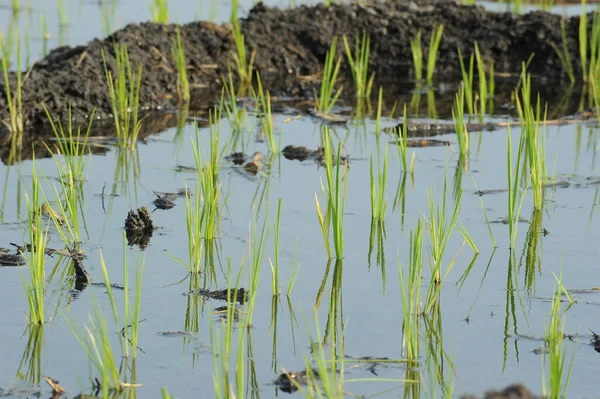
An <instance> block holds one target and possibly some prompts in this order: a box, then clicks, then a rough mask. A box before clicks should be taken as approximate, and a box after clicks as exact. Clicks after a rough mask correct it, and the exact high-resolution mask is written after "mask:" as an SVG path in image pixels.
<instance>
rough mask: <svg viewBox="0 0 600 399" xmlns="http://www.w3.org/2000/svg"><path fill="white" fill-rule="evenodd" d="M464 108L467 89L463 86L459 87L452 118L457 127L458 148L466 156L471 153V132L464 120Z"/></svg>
mask: <svg viewBox="0 0 600 399" xmlns="http://www.w3.org/2000/svg"><path fill="white" fill-rule="evenodd" d="M464 109H465V89H464V87H463V86H460V87H459V88H458V93H456V97H455V98H454V106H453V107H452V120H453V121H454V128H455V129H456V141H457V142H458V148H459V151H460V155H461V156H465V155H467V154H468V153H469V132H468V131H467V125H466V123H465V120H464Z"/></svg>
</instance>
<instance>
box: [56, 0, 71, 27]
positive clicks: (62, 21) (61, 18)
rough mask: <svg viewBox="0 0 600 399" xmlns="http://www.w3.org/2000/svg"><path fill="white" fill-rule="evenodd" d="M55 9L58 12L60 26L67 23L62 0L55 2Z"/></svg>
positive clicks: (67, 19)
mask: <svg viewBox="0 0 600 399" xmlns="http://www.w3.org/2000/svg"><path fill="white" fill-rule="evenodd" d="M56 10H57V12H58V21H59V24H60V26H67V25H69V17H68V16H67V13H66V11H65V5H64V0H58V1H57V2H56Z"/></svg>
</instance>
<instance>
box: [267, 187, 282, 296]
mask: <svg viewBox="0 0 600 399" xmlns="http://www.w3.org/2000/svg"><path fill="white" fill-rule="evenodd" d="M280 230H281V198H280V199H279V202H278V204H277V219H276V220H275V223H274V225H273V250H274V251H275V254H274V256H273V257H274V259H275V264H273V262H272V261H271V259H269V264H270V265H271V272H272V274H273V279H272V280H271V292H272V294H273V296H277V295H278V294H279V290H280V289H279V233H280Z"/></svg>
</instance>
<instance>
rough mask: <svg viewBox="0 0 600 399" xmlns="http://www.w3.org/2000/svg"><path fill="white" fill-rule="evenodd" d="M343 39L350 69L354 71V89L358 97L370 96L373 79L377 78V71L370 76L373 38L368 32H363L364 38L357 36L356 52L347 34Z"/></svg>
mask: <svg viewBox="0 0 600 399" xmlns="http://www.w3.org/2000/svg"><path fill="white" fill-rule="evenodd" d="M343 39H344V48H345V50H346V57H347V58H348V63H349V64H350V70H351V71H352V77H353V78H354V90H355V92H356V98H357V99H360V98H369V97H370V96H371V90H372V88H373V81H374V79H375V73H372V74H371V76H369V53H370V47H371V39H370V38H369V36H368V35H367V33H366V32H363V34H362V38H361V39H360V40H359V39H358V37H357V38H356V40H355V44H354V53H353V52H352V50H351V48H350V45H349V44H348V39H347V38H346V35H344V36H343Z"/></svg>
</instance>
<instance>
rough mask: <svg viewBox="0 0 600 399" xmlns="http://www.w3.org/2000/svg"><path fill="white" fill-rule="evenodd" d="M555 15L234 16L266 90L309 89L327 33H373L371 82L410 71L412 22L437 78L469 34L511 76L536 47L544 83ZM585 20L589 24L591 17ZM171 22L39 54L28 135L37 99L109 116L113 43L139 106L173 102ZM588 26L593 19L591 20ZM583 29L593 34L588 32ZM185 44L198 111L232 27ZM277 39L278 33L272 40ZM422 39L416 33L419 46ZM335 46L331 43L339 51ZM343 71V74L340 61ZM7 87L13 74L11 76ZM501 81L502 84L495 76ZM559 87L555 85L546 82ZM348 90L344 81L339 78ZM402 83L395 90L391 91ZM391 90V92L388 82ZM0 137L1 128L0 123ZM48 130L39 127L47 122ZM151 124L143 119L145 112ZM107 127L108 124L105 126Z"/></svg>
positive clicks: (187, 33)
mask: <svg viewBox="0 0 600 399" xmlns="http://www.w3.org/2000/svg"><path fill="white" fill-rule="evenodd" d="M561 18H562V17H560V16H558V15H551V14H548V13H544V12H534V13H530V14H526V15H515V14H511V13H496V12H488V11H485V10H484V9H483V8H481V7H477V6H462V5H457V4H455V3H452V2H445V1H442V2H428V1H421V2H419V3H416V2H406V1H399V0H395V1H390V2H385V3H360V4H334V5H332V6H330V7H326V6H325V5H323V4H320V5H316V6H302V7H298V8H294V9H287V10H281V9H278V8H271V7H266V6H264V5H262V4H258V5H256V6H255V7H254V8H253V9H252V10H251V11H250V12H249V14H248V16H247V17H246V18H244V19H242V20H241V27H242V31H243V34H244V36H245V39H246V47H247V51H248V53H252V52H255V54H256V58H255V69H256V70H257V71H259V72H260V73H261V76H262V79H263V83H264V84H265V86H267V88H268V89H269V90H271V92H272V93H273V94H274V95H278V96H293V97H304V98H310V97H312V93H313V88H314V87H315V86H316V85H318V77H319V74H320V72H321V69H322V65H323V63H324V59H325V54H326V52H327V50H328V49H329V47H330V44H331V39H332V37H334V36H340V37H341V36H342V35H346V36H348V38H349V39H350V40H351V41H353V40H354V38H355V37H357V36H359V35H361V34H362V33H363V31H364V32H366V33H367V34H368V35H369V36H370V38H371V58H370V66H371V68H372V71H373V72H375V73H376V76H377V80H378V81H379V82H387V83H386V87H392V86H394V83H398V84H400V83H402V82H403V83H404V85H405V86H403V87H406V82H407V81H408V82H410V81H411V80H412V74H413V72H412V71H413V62H412V57H411V51H410V44H409V40H410V39H411V38H413V37H414V36H415V35H416V33H417V30H419V29H420V30H421V31H422V33H423V37H424V38H428V37H429V35H430V33H431V31H432V29H433V27H434V26H436V25H437V24H440V23H443V24H444V35H443V40H442V42H441V45H440V49H439V54H438V62H437V67H436V71H435V77H436V85H437V86H438V87H441V85H442V84H443V83H444V82H452V81H456V79H457V78H458V77H459V76H460V69H459V62H458V56H457V52H456V49H457V48H460V50H461V51H462V53H463V54H464V56H465V57H468V56H469V55H470V54H471V52H472V48H473V42H474V41H477V42H478V45H479V48H480V50H481V52H482V55H483V57H484V58H485V59H486V60H490V59H493V60H494V65H495V70H496V74H497V76H505V77H506V76H508V77H509V78H512V79H513V80H514V79H516V77H517V75H518V73H519V71H520V68H521V62H522V61H525V60H527V59H528V58H529V57H530V55H531V54H532V53H535V56H534V57H533V59H532V61H531V63H530V65H529V69H528V70H529V71H530V72H531V73H533V74H534V76H535V75H537V76H539V77H540V79H541V80H542V81H543V82H548V81H550V80H552V81H553V82H555V83H556V82H561V81H563V80H564V79H565V74H564V72H563V67H562V65H561V63H560V60H559V59H558V57H557V55H556V54H555V51H554V49H553V48H552V46H551V43H552V42H555V43H560V41H561V32H560V20H561ZM590 25H591V24H590ZM578 26H579V18H578V17H572V18H570V19H568V20H567V21H566V30H567V39H568V48H569V49H571V52H572V54H571V59H572V61H573V64H574V65H573V66H574V70H575V71H576V72H578V71H579V70H580V67H579V65H578V64H579V62H580V61H579V56H578V54H576V51H577V49H578V48H579V46H578ZM175 29H176V25H156V24H152V23H143V24H131V25H128V26H127V27H125V28H124V29H122V30H120V31H117V32H115V33H114V34H113V35H111V36H110V37H108V38H106V39H104V40H95V41H92V42H90V43H88V44H87V45H86V46H78V47H68V46H67V47H60V48H57V49H55V50H53V51H52V52H51V53H50V54H49V55H48V56H47V57H46V58H44V59H42V60H40V61H38V62H37V63H36V64H35V65H34V66H33V68H32V69H31V72H30V73H29V75H28V77H27V79H26V81H25V82H24V84H23V87H22V91H23V110H24V115H23V120H24V124H25V129H26V135H31V134H32V133H33V132H35V133H36V134H42V133H43V132H44V131H46V132H47V127H48V124H47V120H46V119H47V118H46V115H45V112H44V110H43V104H45V105H46V106H47V107H48V109H49V111H50V113H51V114H52V115H53V116H54V117H60V118H61V119H63V120H64V119H65V118H66V117H67V112H68V105H69V104H70V105H71V106H72V110H73V117H74V119H75V120H76V122H79V123H83V122H85V120H86V119H87V118H89V116H90V115H91V114H92V112H93V110H94V109H96V115H97V117H98V118H101V119H108V118H109V116H110V112H111V111H110V109H111V107H110V103H109V99H108V95H107V87H106V83H105V79H104V76H105V74H104V65H103V61H102V52H104V53H105V54H106V59H107V63H108V67H109V69H111V70H113V71H114V70H115V58H114V48H113V45H114V43H120V44H125V45H127V47H128V49H129V56H130V59H131V62H132V65H133V66H134V67H135V66H137V65H142V66H143V77H142V89H141V95H140V98H141V104H142V108H143V109H142V111H141V113H142V114H144V113H146V114H147V113H156V112H164V111H165V110H173V109H175V108H176V107H177V79H178V76H177V69H176V66H175V62H174V60H173V57H172V55H171V46H172V42H173V41H172V40H173V38H174V37H175ZM590 29H591V26H590ZM590 34H591V33H590ZM181 36H182V40H183V43H184V46H185V50H186V57H187V66H188V67H187V72H188V78H189V80H190V84H191V88H192V93H191V94H192V99H191V103H190V108H191V109H193V110H203V109H206V108H207V107H210V106H212V105H214V103H215V102H216V100H217V98H218V94H220V92H221V87H222V76H223V75H225V74H226V73H227V67H228V64H229V63H230V62H231V60H232V56H233V54H234V53H235V46H234V42H233V39H232V34H231V27H230V25H228V24H224V25H216V24H213V23H210V22H202V21H200V22H193V23H190V24H186V25H183V26H181ZM274 38H277V40H274ZM427 43H428V40H424V49H423V50H424V51H423V52H424V54H426V52H427ZM342 47H343V46H338V51H339V53H340V56H341V55H342V51H343V49H342ZM341 74H342V79H348V78H349V77H350V71H349V69H348V66H347V65H346V63H342V70H341ZM9 81H10V82H11V85H12V87H13V88H14V86H15V81H16V77H15V75H14V74H12V75H11V76H10V78H9ZM0 86H1V87H0V93H1V94H0V110H1V115H0V118H1V119H2V120H4V121H6V120H7V118H8V113H7V106H6V96H5V87H4V83H0ZM498 86H501V84H498ZM547 86H548V90H555V91H556V94H559V93H560V92H561V91H562V89H561V88H560V85H557V84H553V85H547ZM344 87H345V90H344V91H345V92H346V93H350V92H351V87H352V84H351V83H349V84H345V86H344ZM402 91H404V92H406V89H405V88H404V89H398V90H397V92H402ZM390 92H394V90H393V89H390ZM2 129H3V132H2V134H0V138H2V137H4V139H6V138H7V137H9V132H8V130H7V127H6V126H5V125H4V124H3V125H2ZM45 129H46V130H45ZM143 129H144V130H146V129H150V130H152V129H153V127H152V126H151V121H150V120H145V121H144V127H143ZM103 134H106V130H103Z"/></svg>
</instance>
